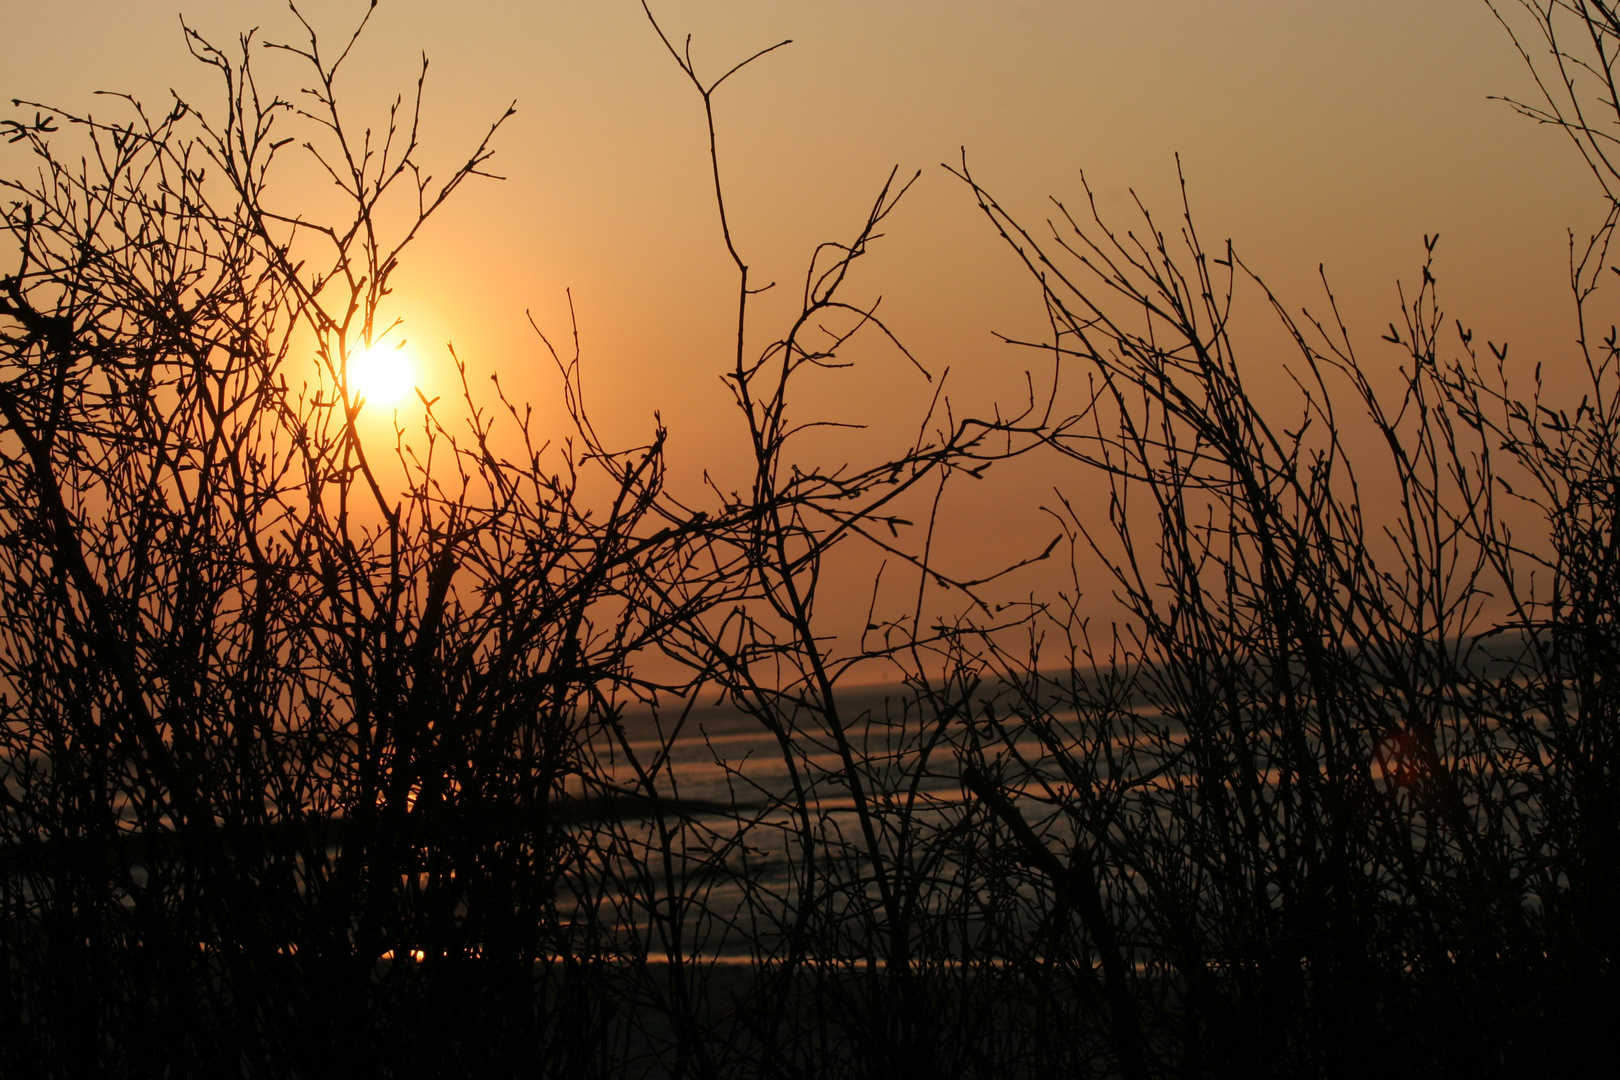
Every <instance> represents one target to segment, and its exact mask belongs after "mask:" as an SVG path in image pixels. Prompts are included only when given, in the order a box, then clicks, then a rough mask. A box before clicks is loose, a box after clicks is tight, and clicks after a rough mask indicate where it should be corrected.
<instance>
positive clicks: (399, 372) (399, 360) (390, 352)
mask: <svg viewBox="0 0 1620 1080" xmlns="http://www.w3.org/2000/svg"><path fill="white" fill-rule="evenodd" d="M403 344H404V343H403V342H401V343H400V345H398V346H396V345H391V344H386V343H383V342H378V343H377V344H375V345H373V346H371V347H370V348H367V349H361V350H360V351H359V352H357V353H355V354H354V355H353V356H352V357H350V358H349V392H350V393H351V394H353V395H354V396H355V397H359V398H363V399H365V400H366V401H368V402H370V403H372V404H373V405H392V404H394V403H395V402H397V401H399V400H400V399H401V398H403V397H404V396H405V395H406V394H409V393H410V392H411V390H412V388H413V387H414V386H415V385H416V372H415V371H414V370H412V365H411V358H410V354H408V353H407V352H406V351H405V349H404V348H403V347H402V346H403Z"/></svg>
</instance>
